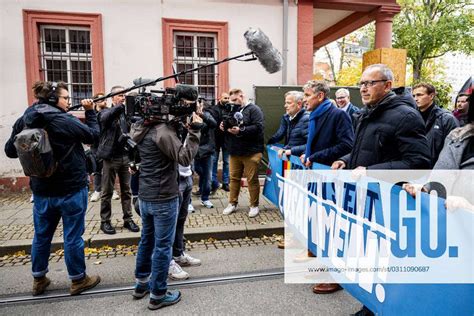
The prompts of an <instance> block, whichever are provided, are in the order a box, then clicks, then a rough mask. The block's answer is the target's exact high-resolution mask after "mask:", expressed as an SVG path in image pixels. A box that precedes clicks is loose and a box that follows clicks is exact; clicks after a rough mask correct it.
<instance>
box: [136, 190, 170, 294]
mask: <svg viewBox="0 0 474 316" xmlns="http://www.w3.org/2000/svg"><path fill="white" fill-rule="evenodd" d="M178 200H179V198H178V197H176V198H173V199H171V200H166V201H165V202H147V201H143V200H141V199H139V203H140V212H141V217H142V235H141V239H140V244H139V245H138V253H137V266H136V269H135V277H136V278H137V279H146V278H150V290H151V293H152V294H153V295H157V296H159V295H163V294H165V293H166V290H167V288H168V285H167V283H166V280H167V278H168V269H169V266H170V261H171V249H172V245H173V241H174V236H175V230H176V219H177V217H178V205H179V201H178ZM150 275H151V276H150Z"/></svg>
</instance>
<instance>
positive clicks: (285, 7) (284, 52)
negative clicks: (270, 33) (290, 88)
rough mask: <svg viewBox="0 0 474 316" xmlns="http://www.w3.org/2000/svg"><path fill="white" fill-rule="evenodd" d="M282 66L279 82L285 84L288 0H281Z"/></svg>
mask: <svg viewBox="0 0 474 316" xmlns="http://www.w3.org/2000/svg"><path fill="white" fill-rule="evenodd" d="M282 57H283V67H282V70H281V75H282V80H281V84H282V85H284V86H285V85H286V84H287V71H288V65H287V61H288V0H283V54H282Z"/></svg>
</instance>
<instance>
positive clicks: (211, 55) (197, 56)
mask: <svg viewBox="0 0 474 316" xmlns="http://www.w3.org/2000/svg"><path fill="white" fill-rule="evenodd" d="M217 56H218V48H217V47H216V35H215V34H207V33H187V32H174V45H173V62H174V67H175V69H176V71H177V72H181V71H184V70H189V69H192V68H195V67H199V66H202V65H207V64H210V63H213V62H216V61H217ZM217 76H218V73H217V66H213V67H207V68H203V69H201V70H199V71H195V72H192V73H188V74H185V75H181V76H179V77H178V80H179V82H180V83H185V84H192V85H195V86H197V87H198V90H199V94H200V95H201V96H202V97H204V98H206V99H210V100H215V99H216V92H217V82H218V80H217Z"/></svg>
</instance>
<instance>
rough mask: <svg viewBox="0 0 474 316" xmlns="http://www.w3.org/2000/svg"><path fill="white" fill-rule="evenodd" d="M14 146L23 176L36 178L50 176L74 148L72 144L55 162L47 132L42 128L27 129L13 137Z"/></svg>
mask: <svg viewBox="0 0 474 316" xmlns="http://www.w3.org/2000/svg"><path fill="white" fill-rule="evenodd" d="M14 145H15V148H16V151H17V153H18V158H19V159H20V163H21V166H22V168H23V172H24V173H25V175H26V176H30V177H38V178H47V177H49V176H51V175H52V174H53V173H54V172H55V171H56V169H57V167H58V165H59V163H61V162H62V161H63V160H64V159H65V158H66V157H67V156H68V155H69V154H70V153H71V151H72V150H73V148H74V146H75V144H73V145H72V146H71V148H69V150H68V151H67V153H66V154H65V155H64V156H63V157H62V158H61V159H60V160H56V159H55V158H54V155H53V148H52V147H51V143H50V141H49V136H48V132H47V131H46V130H45V129H43V128H28V127H25V128H24V129H23V131H21V132H20V133H18V134H17V135H16V136H15V140H14Z"/></svg>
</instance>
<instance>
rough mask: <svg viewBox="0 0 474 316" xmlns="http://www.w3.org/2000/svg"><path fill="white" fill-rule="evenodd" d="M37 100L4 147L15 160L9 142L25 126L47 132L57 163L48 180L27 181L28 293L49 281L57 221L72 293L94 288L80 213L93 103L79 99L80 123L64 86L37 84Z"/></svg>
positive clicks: (95, 133)
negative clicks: (30, 209) (30, 215)
mask: <svg viewBox="0 0 474 316" xmlns="http://www.w3.org/2000/svg"><path fill="white" fill-rule="evenodd" d="M33 91H34V94H35V97H36V98H37V99H38V102H36V103H35V104H33V105H32V106H30V107H29V108H28V109H26V111H25V113H24V114H23V116H22V117H20V118H19V119H18V120H17V121H16V122H15V124H14V125H13V131H12V134H11V136H10V139H9V140H8V141H7V143H6V144H5V153H6V155H7V156H8V157H9V158H18V153H17V150H16V148H15V145H14V142H15V138H16V135H17V134H19V133H20V132H21V131H22V130H23V129H24V128H25V127H26V128H43V129H45V130H46V132H47V133H48V138H49V141H50V143H51V147H52V151H53V155H54V158H55V161H57V163H58V165H57V167H56V170H55V171H54V172H53V174H51V176H49V177H43V178H40V177H33V176H32V177H30V187H31V190H32V191H33V196H34V204H33V223H34V228H35V235H34V239H33V244H32V245H31V262H32V272H33V277H34V282H33V295H40V294H42V293H43V292H44V291H45V290H46V288H47V287H48V285H49V284H50V283H51V281H50V280H49V278H47V277H46V273H48V259H49V253H50V250H51V240H52V238H53V235H54V232H55V230H56V227H57V226H58V223H59V221H60V220H61V219H62V223H63V230H64V233H63V236H64V249H65V252H64V255H65V260H66V267H67V271H68V274H69V278H70V279H71V281H72V285H71V289H70V293H71V295H76V294H79V293H81V292H83V291H85V290H87V289H90V288H93V287H94V286H96V285H97V284H98V283H99V282H100V277H99V276H88V275H87V274H86V263H85V259H84V240H83V239H82V234H83V233H84V226H85V215H86V210H87V191H88V190H87V187H88V179H87V171H86V157H85V154H84V149H83V147H82V144H93V143H95V142H96V141H97V140H98V138H99V125H98V123H97V118H96V115H95V112H94V110H93V107H94V104H93V103H92V100H83V101H82V105H83V107H84V109H85V110H86V111H85V123H86V124H83V123H81V121H79V119H77V118H76V117H74V116H72V115H71V114H69V113H67V109H68V106H69V101H70V97H69V92H68V90H67V85H66V84H65V83H63V82H59V83H57V84H56V83H51V82H44V81H38V82H36V83H35V84H34V86H33Z"/></svg>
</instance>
